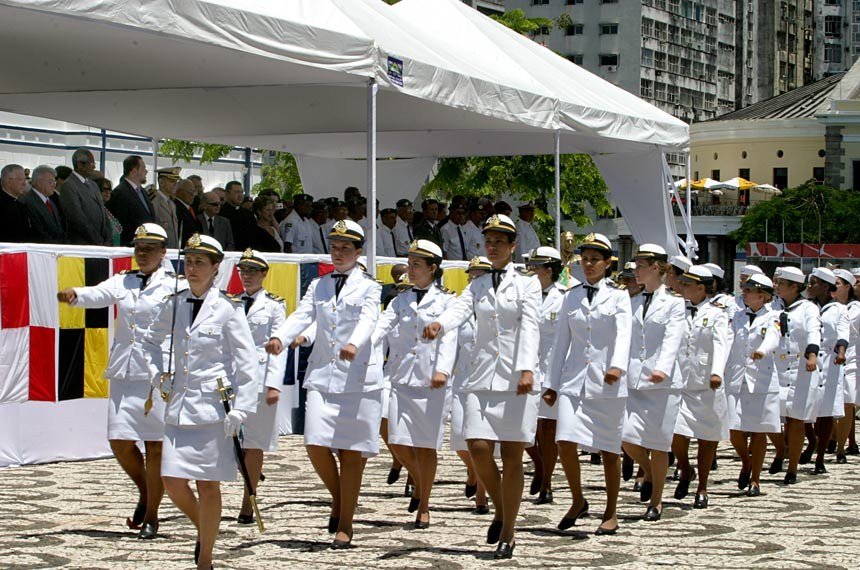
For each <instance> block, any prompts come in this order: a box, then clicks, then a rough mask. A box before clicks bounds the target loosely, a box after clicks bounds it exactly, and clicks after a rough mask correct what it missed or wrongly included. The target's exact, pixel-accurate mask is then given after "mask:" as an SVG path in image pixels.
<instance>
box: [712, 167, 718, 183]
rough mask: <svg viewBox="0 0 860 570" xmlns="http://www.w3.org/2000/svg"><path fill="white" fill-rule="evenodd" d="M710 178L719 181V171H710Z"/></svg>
mask: <svg viewBox="0 0 860 570" xmlns="http://www.w3.org/2000/svg"><path fill="white" fill-rule="evenodd" d="M711 178H713V179H714V180H719V179H720V171H719V169H717V170H712V171H711Z"/></svg>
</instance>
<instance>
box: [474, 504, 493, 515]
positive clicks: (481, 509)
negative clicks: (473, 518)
mask: <svg viewBox="0 0 860 570" xmlns="http://www.w3.org/2000/svg"><path fill="white" fill-rule="evenodd" d="M472 514H475V515H488V514H490V507H488V506H487V505H478V506H476V507H475V510H474V511H472Z"/></svg>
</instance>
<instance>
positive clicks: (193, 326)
mask: <svg viewBox="0 0 860 570" xmlns="http://www.w3.org/2000/svg"><path fill="white" fill-rule="evenodd" d="M182 253H183V254H184V255H185V277H186V279H187V280H188V287H189V288H188V289H186V290H185V291H182V292H180V293H178V294H177V295H169V296H168V297H167V298H165V299H164V302H163V303H162V304H161V309H160V311H159V313H158V314H157V315H156V317H155V319H154V320H153V323H152V327H151V328H150V331H149V333H148V334H147V336H146V339H145V342H146V348H147V359H148V361H149V363H150V369H151V371H152V377H153V379H155V381H157V382H159V388H160V390H161V392H162V394H163V397H165V398H166V405H165V407H166V411H165V420H164V423H165V426H164V444H163V447H164V451H163V453H162V462H161V475H162V477H163V478H164V488H165V489H166V490H167V494H168V495H169V496H170V498H171V500H172V501H173V503H174V504H175V505H176V506H177V507H178V508H179V510H181V511H182V512H183V513H185V516H187V517H188V518H189V519H191V522H193V523H194V525H195V526H196V527H197V536H198V543H199V544H198V550H199V557H198V556H197V555H198V552H197V551H195V557H196V558H197V560H196V561H197V567H198V568H200V569H203V568H209V567H210V566H211V565H212V548H213V547H214V545H215V539H216V538H217V536H218V527H219V526H220V524H221V481H233V480H235V479H236V471H237V463H236V455H235V452H234V449H233V445H232V441H231V439H230V437H225V432H226V435H227V436H231V435H233V434H235V433H237V432H238V430H239V428H240V427H241V426H242V423H243V422H244V421H245V419H246V418H247V414H249V413H251V412H253V411H255V410H256V409H257V394H258V393H259V385H258V380H257V378H256V377H255V375H254V372H255V371H256V365H257V351H256V349H255V348H254V339H253V338H252V337H251V330H250V329H249V328H248V321H247V320H246V319H245V311H244V310H243V309H242V302H241V301H240V300H239V299H238V298H236V297H234V296H232V295H228V294H227V293H224V292H223V291H219V290H218V289H217V288H216V287H213V283H214V282H215V276H216V275H217V274H218V267H219V265H220V263H221V260H222V259H223V258H224V253H223V250H222V249H221V244H220V243H218V241H217V240H216V239H215V238H212V237H210V236H207V235H199V234H194V235H192V236H191V237H190V238H188V242H187V243H186V244H185V249H183V250H182ZM174 315H175V318H176V322H175V325H174V326H173V330H174V341H173V352H174V363H175V372H174V373H173V374H171V373H170V371H168V370H167V367H166V363H165V362H164V359H163V353H162V350H161V345H162V343H163V342H164V339H165V338H166V337H167V335H169V334H170V333H171V325H172V324H174V323H173V316H174ZM219 380H220V381H221V382H222V383H223V384H224V386H227V385H228V384H230V385H232V387H233V393H234V395H235V401H234V403H233V409H232V410H230V413H229V414H226V413H225V411H224V405H223V403H222V402H221V396H220V393H219V391H218V381H219ZM189 481H195V483H196V486H197V496H195V495H194V492H193V491H192V490H191V488H190V487H189V486H188V483H189Z"/></svg>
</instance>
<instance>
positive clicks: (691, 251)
mask: <svg viewBox="0 0 860 570" xmlns="http://www.w3.org/2000/svg"><path fill="white" fill-rule="evenodd" d="M686 166H687V219H688V220H690V230H692V229H693V201H692V198H693V191H692V189H691V187H692V186H693V183H692V182H691V181H690V171H691V170H692V164H691V161H690V151H689V150H687V165H686ZM697 253H698V252H697V251H696V237H695V236H692V235H687V255H688V256H689V258H690V260H692V261H696V258H697V257H698V255H697Z"/></svg>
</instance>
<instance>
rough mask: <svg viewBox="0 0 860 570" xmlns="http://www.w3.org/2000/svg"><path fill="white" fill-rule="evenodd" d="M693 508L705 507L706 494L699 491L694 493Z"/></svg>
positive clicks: (706, 502)
mask: <svg viewBox="0 0 860 570" xmlns="http://www.w3.org/2000/svg"><path fill="white" fill-rule="evenodd" d="M693 508H694V509H707V508H708V496H707V495H703V494H701V493H696V501H695V502H694V503H693Z"/></svg>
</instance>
